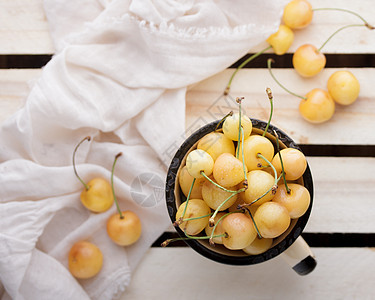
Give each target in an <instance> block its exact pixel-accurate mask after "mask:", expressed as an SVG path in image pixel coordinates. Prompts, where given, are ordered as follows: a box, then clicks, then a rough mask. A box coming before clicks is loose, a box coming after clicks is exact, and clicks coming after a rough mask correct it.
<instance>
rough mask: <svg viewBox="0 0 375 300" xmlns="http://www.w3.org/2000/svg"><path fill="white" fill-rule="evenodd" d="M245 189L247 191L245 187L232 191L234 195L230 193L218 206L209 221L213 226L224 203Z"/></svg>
mask: <svg viewBox="0 0 375 300" xmlns="http://www.w3.org/2000/svg"><path fill="white" fill-rule="evenodd" d="M244 191H245V189H244V188H243V189H240V190H238V191H236V192H235V193H232V195H230V196H229V197H228V198H227V199H225V200H224V201H223V202H221V203H220V205H219V206H218V207H217V208H216V210H215V212H214V214H213V215H212V216H211V218H210V220H209V221H208V222H209V225H210V227H212V226H214V225H215V220H214V219H215V217H216V215H217V213H218V212H219V211H220V209H221V208H222V207H223V205H224V204H225V203H227V202H228V201H229V200H230V199H232V198H233V197H234V196H235V195H237V194H239V193H242V192H244Z"/></svg>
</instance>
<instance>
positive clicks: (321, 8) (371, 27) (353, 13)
mask: <svg viewBox="0 0 375 300" xmlns="http://www.w3.org/2000/svg"><path fill="white" fill-rule="evenodd" d="M319 10H335V11H343V12H347V13H350V14H352V15H355V16H357V17H358V18H359V19H361V20H362V21H363V23H364V25H365V26H367V27H368V28H369V29H374V26H372V25H370V24H369V23H368V22H367V21H366V20H365V19H364V18H363V17H362V16H360V15H359V14H358V13H356V12H354V11H351V10H348V9H345V8H335V7H319V8H313V9H312V11H319Z"/></svg>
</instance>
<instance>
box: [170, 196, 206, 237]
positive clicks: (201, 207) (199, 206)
mask: <svg viewBox="0 0 375 300" xmlns="http://www.w3.org/2000/svg"><path fill="white" fill-rule="evenodd" d="M185 206H186V201H185V202H184V203H182V204H181V205H180V206H179V208H178V210H177V213H176V220H180V218H181V217H182V215H183V213H184V210H185ZM210 213H211V210H210V208H209V207H208V205H207V204H206V202H204V201H203V200H201V199H190V200H189V202H188V205H187V208H186V212H185V215H184V217H183V219H188V218H197V217H203V216H206V215H207V217H204V218H199V219H195V220H189V221H184V222H182V223H181V224H179V227H180V228H181V230H183V231H185V232H186V233H187V234H189V235H196V234H198V233H200V232H201V231H202V230H203V229H204V228H205V227H206V226H207V224H208V220H209V218H210V217H209V216H208V215H209V214H210Z"/></svg>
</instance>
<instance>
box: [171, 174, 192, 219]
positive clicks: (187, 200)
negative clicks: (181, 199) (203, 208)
mask: <svg viewBox="0 0 375 300" xmlns="http://www.w3.org/2000/svg"><path fill="white" fill-rule="evenodd" d="M195 179H196V178H195V177H194V179H193V182H192V183H191V186H190V189H189V193H188V195H187V198H186V204H185V207H184V211H183V212H182V215H181V217H180V218H179V219H178V220H176V222H174V223H173V225H174V226H178V225H180V224H181V223H182V222H183V221H184V217H185V214H186V210H187V206H188V204H189V200H190V195H191V191H192V190H193V187H194V183H195Z"/></svg>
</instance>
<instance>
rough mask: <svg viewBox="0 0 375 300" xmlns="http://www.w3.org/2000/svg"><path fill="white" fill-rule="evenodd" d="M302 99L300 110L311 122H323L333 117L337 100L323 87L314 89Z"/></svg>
mask: <svg viewBox="0 0 375 300" xmlns="http://www.w3.org/2000/svg"><path fill="white" fill-rule="evenodd" d="M305 98H306V100H304V99H302V100H301V102H300V104H299V112H300V114H301V115H302V117H303V118H304V119H305V120H306V121H308V122H310V123H323V122H326V121H328V120H329V119H331V118H332V116H333V114H334V112H335V102H334V101H333V99H332V97H331V96H330V94H329V93H328V92H326V91H324V90H322V89H313V90H311V91H310V92H309V93H307V94H306V96H305Z"/></svg>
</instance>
